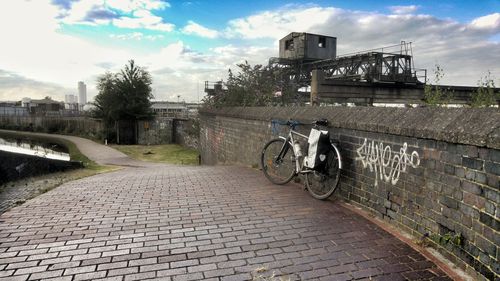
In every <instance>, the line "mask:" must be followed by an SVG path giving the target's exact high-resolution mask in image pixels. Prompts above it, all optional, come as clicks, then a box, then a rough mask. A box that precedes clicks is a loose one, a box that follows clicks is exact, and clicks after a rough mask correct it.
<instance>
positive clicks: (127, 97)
mask: <svg viewBox="0 0 500 281" xmlns="http://www.w3.org/2000/svg"><path fill="white" fill-rule="evenodd" d="M151 84H152V78H151V75H150V74H149V72H148V71H146V70H145V69H144V68H142V67H140V66H137V65H136V64H135V62H134V61H133V60H130V61H129V63H128V64H127V65H125V67H124V69H122V70H121V71H120V72H119V73H111V72H106V73H105V74H104V75H102V76H100V77H99V78H98V79H97V89H98V90H99V93H98V94H97V96H96V97H95V102H94V105H95V109H94V110H93V112H92V115H93V116H94V117H97V118H101V119H102V120H103V122H104V126H105V131H106V138H107V139H108V141H114V140H115V135H114V134H113V132H115V130H114V126H115V122H116V121H120V120H124V121H135V120H147V119H151V118H152V117H153V111H152V109H151V101H150V100H151V99H152V98H153V94H152V89H151Z"/></svg>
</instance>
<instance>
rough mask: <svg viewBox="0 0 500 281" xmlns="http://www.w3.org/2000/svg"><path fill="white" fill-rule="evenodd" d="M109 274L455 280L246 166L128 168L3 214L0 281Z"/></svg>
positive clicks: (339, 211) (343, 213)
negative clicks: (273, 183)
mask: <svg viewBox="0 0 500 281" xmlns="http://www.w3.org/2000/svg"><path fill="white" fill-rule="evenodd" d="M273 274H274V275H276V276H281V277H283V279H264V278H261V277H259V276H261V275H262V276H264V277H269V276H272V275H273ZM52 278H53V279H52ZM101 278H102V280H147V279H157V280H252V279H254V280H354V279H356V280H363V279H364V280H369V279H370V278H371V280H373V279H375V280H408V279H409V280H417V279H418V280H422V279H423V280H450V279H449V278H448V277H447V276H446V275H445V273H444V272H443V271H441V270H440V269H438V268H437V267H436V266H435V265H434V264H433V263H432V262H430V261H428V260H426V259H425V258H424V257H423V256H422V255H420V254H419V253H418V252H416V251H414V250H413V249H412V248H411V247H409V246H408V245H406V244H404V243H403V242H401V241H400V240H398V239H397V238H395V237H393V236H392V235H390V234H389V233H387V232H385V231H384V230H382V229H381V228H379V227H378V226H376V225H375V224H373V223H371V222H369V221H368V220H366V219H364V218H363V217H361V216H359V215H357V214H355V213H353V212H352V211H350V210H348V209H345V208H344V207H342V206H341V205H340V204H338V203H335V202H323V201H318V200H314V199H313V198H311V197H310V196H309V195H308V194H307V192H304V191H303V190H301V188H299V187H298V186H297V185H293V184H291V185H287V186H276V185H272V184H270V183H269V182H268V181H267V180H266V179H265V178H264V177H263V175H262V174H261V173H260V172H259V171H256V170H253V169H249V168H242V167H229V166H222V167H221V166H216V167H189V166H167V165H156V166H151V167H136V168H126V169H123V170H120V171H117V172H113V173H107V174H101V175H97V176H93V177H89V178H84V179H81V180H77V181H73V182H69V183H66V184H63V185H61V186H60V187H58V188H56V189H54V190H52V191H50V192H47V193H45V194H43V195H41V196H38V197H36V198H35V199H33V200H30V201H28V202H26V203H25V204H23V205H22V206H19V207H15V208H13V209H11V210H10V211H8V212H6V213H4V214H2V215H1V216H0V280H28V279H29V280H38V279H44V280H89V279H92V280H99V279H101Z"/></svg>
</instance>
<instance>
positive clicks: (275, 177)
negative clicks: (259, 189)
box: [260, 139, 295, 184]
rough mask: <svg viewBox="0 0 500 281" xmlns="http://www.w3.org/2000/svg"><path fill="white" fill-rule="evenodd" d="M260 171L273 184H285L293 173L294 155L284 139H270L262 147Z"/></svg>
mask: <svg viewBox="0 0 500 281" xmlns="http://www.w3.org/2000/svg"><path fill="white" fill-rule="evenodd" d="M260 163H261V167H262V172H264V175H265V176H266V178H268V179H269V180H270V181H271V182H272V183H274V184H285V183H288V182H289V181H290V180H292V178H293V176H294V175H295V156H294V154H293V149H292V147H291V146H290V144H289V143H288V142H287V141H285V140H284V139H273V140H270V141H269V142H268V143H266V145H265V146H264V149H262V155H261V158H260Z"/></svg>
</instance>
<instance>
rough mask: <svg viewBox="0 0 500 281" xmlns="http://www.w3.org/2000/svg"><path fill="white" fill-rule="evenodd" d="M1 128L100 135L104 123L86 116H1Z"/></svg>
mask: <svg viewBox="0 0 500 281" xmlns="http://www.w3.org/2000/svg"><path fill="white" fill-rule="evenodd" d="M0 128H2V129H7V130H20V131H24V130H28V131H36V132H48V133H62V134H74V135H80V136H89V137H99V136H100V135H101V132H102V130H103V124H102V122H101V121H100V120H98V119H92V118H85V117H46V116H44V117H41V116H0Z"/></svg>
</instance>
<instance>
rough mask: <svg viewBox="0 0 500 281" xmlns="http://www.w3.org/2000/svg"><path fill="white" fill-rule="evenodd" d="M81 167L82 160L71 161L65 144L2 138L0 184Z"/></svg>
mask: <svg viewBox="0 0 500 281" xmlns="http://www.w3.org/2000/svg"><path fill="white" fill-rule="evenodd" d="M80 167H82V164H81V163H80V162H75V161H71V159H70V156H69V154H68V150H67V148H66V147H64V146H61V145H58V144H55V143H41V142H35V141H32V140H27V139H7V138H4V137H2V138H0V184H3V183H6V182H9V181H12V180H18V179H21V178H26V177H32V176H37V175H42V174H47V173H53V172H58V171H64V170H67V169H74V168H80Z"/></svg>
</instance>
